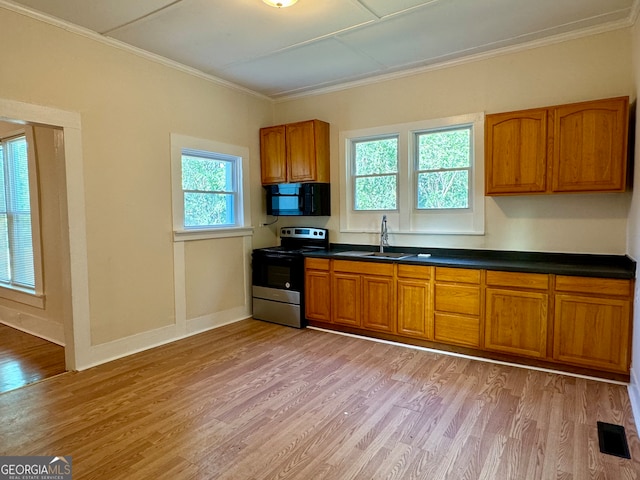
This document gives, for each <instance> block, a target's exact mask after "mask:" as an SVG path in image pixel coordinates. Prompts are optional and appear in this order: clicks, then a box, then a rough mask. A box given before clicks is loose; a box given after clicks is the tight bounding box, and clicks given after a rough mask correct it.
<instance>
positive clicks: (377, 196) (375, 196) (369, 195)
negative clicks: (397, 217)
mask: <svg viewBox="0 0 640 480" xmlns="http://www.w3.org/2000/svg"><path fill="white" fill-rule="evenodd" d="M352 145H353V163H354V175H353V181H354V209H355V210H395V209H396V208H397V198H398V193H397V185H398V138H397V137H387V138H376V139H368V140H361V141H355V142H353V144H352Z"/></svg>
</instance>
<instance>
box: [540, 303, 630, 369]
mask: <svg viewBox="0 0 640 480" xmlns="http://www.w3.org/2000/svg"><path fill="white" fill-rule="evenodd" d="M555 298H556V307H555V322H554V337H553V338H554V340H553V358H554V359H555V360H559V361H562V362H567V363H572V364H576V365H582V366H585V367H595V368H602V369H606V370H613V371H617V372H624V373H628V372H629V341H630V338H629V337H630V333H629V322H630V312H631V306H630V301H628V300H621V299H607V298H597V297H587V296H576V295H556V297H555Z"/></svg>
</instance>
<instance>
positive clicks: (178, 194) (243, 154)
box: [171, 134, 253, 241]
mask: <svg viewBox="0 0 640 480" xmlns="http://www.w3.org/2000/svg"><path fill="white" fill-rule="evenodd" d="M183 154H187V155H188V154H191V155H193V156H195V157H202V158H209V159H212V160H215V159H220V160H224V161H232V162H233V164H234V166H235V168H234V173H233V177H234V179H233V181H234V183H235V187H236V192H235V205H234V223H233V224H222V225H207V226H194V227H185V224H184V220H185V211H184V193H185V191H184V190H183V188H182V156H183ZM248 171H249V149H248V148H247V147H243V146H238V145H231V144H227V143H223V142H218V141H215V140H208V139H201V138H195V137H190V136H186V135H180V134H171V181H172V204H173V205H172V207H173V237H174V241H188V240H201V239H207V238H224V237H234V236H245V235H247V234H251V233H252V232H253V228H252V227H251V226H250V225H251V211H250V205H251V202H250V198H249V192H250V186H249V175H248V174H247V172H248Z"/></svg>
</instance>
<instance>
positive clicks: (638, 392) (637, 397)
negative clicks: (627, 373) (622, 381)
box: [627, 368, 640, 427]
mask: <svg viewBox="0 0 640 480" xmlns="http://www.w3.org/2000/svg"><path fill="white" fill-rule="evenodd" d="M627 391H628V392H629V401H630V403H631V411H632V412H633V420H634V421H635V424H636V427H637V426H638V425H640V384H639V383H638V377H637V376H636V372H635V371H634V370H633V368H632V369H631V382H630V383H629V386H628V387H627Z"/></svg>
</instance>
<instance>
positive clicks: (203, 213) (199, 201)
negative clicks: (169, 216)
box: [184, 192, 234, 227]
mask: <svg viewBox="0 0 640 480" xmlns="http://www.w3.org/2000/svg"><path fill="white" fill-rule="evenodd" d="M233 223H234V218H233V195H232V194H224V193H221V194H220V193H189V192H185V194H184V226H185V227H208V226H212V225H233Z"/></svg>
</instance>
